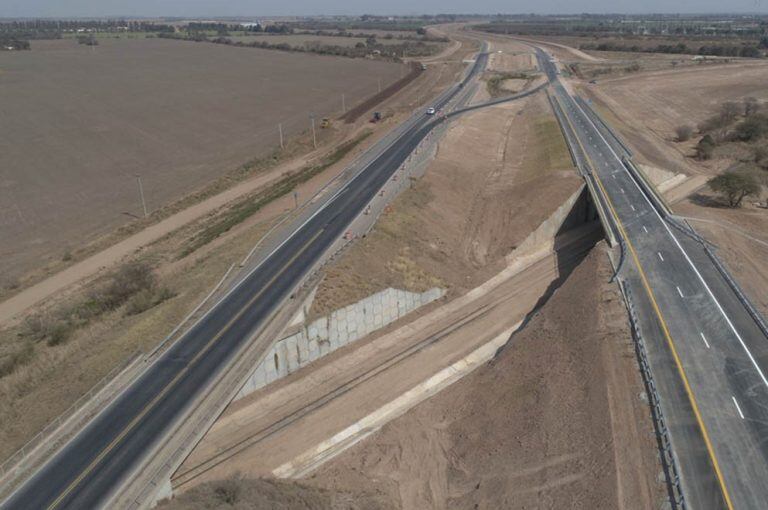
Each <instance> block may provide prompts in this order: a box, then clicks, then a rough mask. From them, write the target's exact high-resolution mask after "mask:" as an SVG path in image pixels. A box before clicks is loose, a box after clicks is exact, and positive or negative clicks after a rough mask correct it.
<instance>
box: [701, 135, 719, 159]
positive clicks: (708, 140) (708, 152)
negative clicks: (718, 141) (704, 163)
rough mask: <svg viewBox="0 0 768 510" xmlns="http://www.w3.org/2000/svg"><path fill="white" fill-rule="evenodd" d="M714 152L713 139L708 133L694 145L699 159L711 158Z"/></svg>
mask: <svg viewBox="0 0 768 510" xmlns="http://www.w3.org/2000/svg"><path fill="white" fill-rule="evenodd" d="M714 152H715V140H714V139H713V138H712V137H711V136H710V135H704V136H703V137H702V139H701V140H699V143H698V144H697V145H696V157H697V158H699V159H701V160H706V159H711V158H712V154H713V153H714Z"/></svg>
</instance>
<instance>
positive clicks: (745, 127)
mask: <svg viewBox="0 0 768 510" xmlns="http://www.w3.org/2000/svg"><path fill="white" fill-rule="evenodd" d="M766 134H768V115H764V114H760V113H756V114H754V115H752V116H750V117H747V118H746V119H744V120H743V121H741V122H740V123H739V125H738V126H736V129H734V132H733V136H734V137H735V138H736V139H737V140H741V141H744V142H750V141H753V140H757V139H759V138H762V137H763V136H765V135H766Z"/></svg>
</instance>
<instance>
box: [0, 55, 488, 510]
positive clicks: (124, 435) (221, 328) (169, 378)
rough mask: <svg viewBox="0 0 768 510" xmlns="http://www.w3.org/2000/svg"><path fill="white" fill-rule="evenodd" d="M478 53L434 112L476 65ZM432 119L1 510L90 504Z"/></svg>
mask: <svg viewBox="0 0 768 510" xmlns="http://www.w3.org/2000/svg"><path fill="white" fill-rule="evenodd" d="M486 60H487V55H486V54H485V53H484V52H481V53H480V54H479V56H478V58H477V59H476V60H475V63H474V65H473V67H472V68H471V70H470V72H469V73H468V74H467V76H466V78H465V79H464V80H463V83H462V84H461V85H462V86H459V85H458V84H457V85H454V86H453V87H452V88H451V89H450V90H449V91H447V92H446V93H444V94H443V95H441V97H440V98H439V99H438V100H437V102H436V103H434V104H433V106H435V107H436V108H438V109H440V108H442V107H444V106H445V105H446V104H447V103H448V102H449V101H450V100H451V99H452V98H454V96H456V95H457V94H458V93H459V92H460V91H462V90H464V87H463V85H466V84H468V83H469V82H470V80H472V79H473V78H474V76H475V75H477V73H478V72H479V71H481V70H482V69H483V68H484V67H485V64H486ZM437 122H440V120H439V119H435V118H433V117H431V116H427V115H426V114H420V115H418V116H417V118H416V119H414V120H413V122H412V124H411V125H410V127H409V128H408V129H407V130H405V132H404V133H403V135H402V136H401V137H400V138H398V139H397V140H396V141H395V142H394V143H393V144H392V145H390V146H389V147H388V148H386V149H385V150H384V151H383V152H382V153H381V154H380V156H378V157H377V158H376V159H375V160H373V161H372V162H371V163H370V164H369V165H368V166H367V167H366V168H365V170H364V171H362V172H361V173H359V174H358V175H357V176H356V177H355V178H354V179H352V180H351V181H350V182H349V183H348V184H347V185H346V186H345V187H343V188H342V189H341V190H340V191H339V192H338V193H336V194H335V195H334V196H333V197H332V198H331V199H330V200H329V202H328V203H327V205H326V206H325V207H323V208H322V209H320V210H318V211H317V212H316V213H314V214H313V215H312V216H311V217H310V218H309V219H308V220H307V221H306V222H305V223H304V224H303V225H302V226H301V227H300V228H298V229H297V230H296V231H295V232H294V233H293V234H291V235H290V236H289V237H288V238H287V239H286V240H285V242H284V243H283V244H281V245H280V246H279V247H278V248H277V249H276V250H275V251H274V252H273V253H272V254H271V255H270V256H269V257H268V258H267V259H266V260H265V261H264V262H263V263H262V264H261V265H260V266H258V267H257V268H256V269H255V270H254V271H252V272H251V273H250V274H248V275H247V277H245V278H244V279H243V280H242V281H241V282H240V283H239V284H238V285H237V286H236V287H235V288H234V289H233V290H232V291H231V292H230V293H229V294H227V295H226V297H225V298H224V299H222V300H221V301H220V302H219V303H218V304H217V305H216V306H215V307H214V309H212V310H211V311H210V312H209V313H208V314H206V315H205V316H204V317H203V318H202V319H201V320H200V321H199V322H198V323H196V324H195V325H194V326H193V327H192V328H191V329H190V330H189V331H188V332H187V333H186V334H185V335H184V336H183V337H182V338H180V339H179V340H178V341H177V342H176V343H175V344H174V345H173V346H172V347H170V348H169V349H168V350H167V351H166V352H165V353H164V354H163V355H162V356H161V357H160V358H159V359H158V361H156V362H155V363H154V364H153V365H152V366H151V367H149V368H148V369H147V371H145V372H144V373H143V374H142V375H141V377H140V378H138V379H137V380H136V381H134V382H133V383H132V384H131V385H130V386H129V387H128V388H127V389H126V390H125V391H124V392H123V393H122V394H121V395H120V396H119V397H118V398H117V399H116V400H115V401H114V402H112V403H111V404H110V405H109V406H108V407H107V408H106V409H105V410H103V411H102V412H101V413H100V414H99V415H98V416H96V418H94V420H92V421H91V423H89V424H88V425H87V426H86V427H85V428H84V429H83V430H82V431H80V433H79V434H78V435H77V436H75V438H74V439H73V440H72V441H70V442H69V443H68V444H67V445H66V446H65V447H64V448H63V449H62V450H60V451H59V452H57V453H56V454H55V455H54V456H53V457H52V458H51V459H50V460H49V461H48V462H47V463H46V464H45V465H44V466H43V467H42V468H41V469H40V470H39V471H38V472H37V473H36V474H35V475H34V476H33V477H31V478H30V479H29V480H27V481H26V482H25V483H24V484H23V485H22V486H21V487H20V488H19V489H17V490H16V492H14V493H13V494H12V495H11V496H10V497H9V499H7V500H6V501H5V502H3V504H2V505H0V506H1V507H2V508H4V509H5V508H7V509H11V508H13V509H17V508H24V509H54V508H72V509H84V508H88V509H91V508H99V507H101V506H104V505H105V504H106V502H107V501H108V498H109V497H110V496H111V495H112V494H113V492H114V491H115V490H116V489H117V488H118V487H119V486H120V484H121V483H122V482H123V481H124V480H125V478H126V476H127V475H128V474H129V473H131V472H132V471H133V470H134V469H135V468H136V466H140V465H142V462H144V461H146V457H147V452H148V451H150V450H151V449H152V447H153V446H154V445H156V444H158V443H159V442H161V441H163V440H164V439H165V438H166V436H167V435H168V433H169V432H171V431H172V430H173V427H174V423H176V422H177V421H178V420H179V419H180V418H183V417H184V416H185V414H186V412H187V411H188V410H189V408H190V407H191V406H192V404H193V403H194V402H195V401H196V399H197V398H198V397H199V396H200V394H201V392H203V391H205V389H206V387H207V386H208V385H209V384H210V383H211V382H212V381H214V380H215V378H216V375H217V374H219V373H220V372H221V370H222V369H223V367H225V366H227V365H228V364H229V363H230V362H231V361H232V360H233V359H234V358H235V357H236V355H237V354H238V353H239V352H241V351H242V349H243V347H244V345H245V344H246V343H247V342H249V341H250V340H251V339H252V337H253V334H254V332H256V331H257V330H258V329H259V328H260V326H262V325H263V324H264V323H265V321H266V320H267V319H268V318H269V317H270V316H271V314H273V312H275V310H276V308H277V306H278V304H279V303H281V302H282V301H283V300H284V299H285V298H286V297H287V296H288V295H289V294H290V293H291V292H292V290H293V289H294V288H295V287H296V285H297V284H298V283H300V282H301V280H302V279H303V277H304V276H306V274H307V273H308V271H310V270H311V268H312V267H313V266H314V264H315V263H316V262H317V261H318V260H319V259H320V257H321V256H322V255H323V253H324V252H325V251H326V250H327V249H328V248H329V247H330V246H331V245H332V244H333V243H334V241H336V240H337V239H338V238H339V237H340V236H341V235H343V233H344V231H345V230H346V229H347V226H348V225H349V224H350V223H351V222H352V220H353V219H354V218H355V217H356V216H357V215H358V214H360V213H361V212H362V211H363V210H364V208H365V207H366V205H367V204H368V202H369V201H370V200H371V199H372V198H373V197H374V196H375V195H376V193H377V192H378V191H379V189H381V187H382V186H384V185H385V183H386V182H387V181H388V180H389V179H390V178H391V176H392V174H393V173H394V172H395V171H396V170H397V169H398V167H399V166H400V165H401V163H402V162H403V161H404V160H405V159H406V158H407V157H408V155H409V154H410V153H411V152H412V151H413V149H414V148H415V147H416V146H417V145H418V143H419V142H420V141H421V140H422V139H423V138H424V136H425V135H426V134H427V133H428V132H429V131H430V130H431V129H432V128H433V127H434V126H435V125H436V123H437Z"/></svg>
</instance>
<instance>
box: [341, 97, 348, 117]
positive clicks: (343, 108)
mask: <svg viewBox="0 0 768 510" xmlns="http://www.w3.org/2000/svg"><path fill="white" fill-rule="evenodd" d="M341 113H347V103H346V102H345V101H344V94H342V95H341Z"/></svg>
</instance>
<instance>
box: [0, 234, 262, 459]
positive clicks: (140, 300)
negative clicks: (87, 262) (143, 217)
mask: <svg viewBox="0 0 768 510" xmlns="http://www.w3.org/2000/svg"><path fill="white" fill-rule="evenodd" d="M268 227H269V224H268V223H259V224H256V225H253V226H248V227H247V228H245V227H244V228H242V229H238V231H237V235H236V236H233V237H232V238H231V239H230V240H228V243H226V244H224V243H221V244H219V245H217V246H212V247H211V249H210V250H208V251H207V252H206V253H205V254H201V255H200V256H199V257H198V258H197V260H194V261H188V262H187V263H185V264H183V265H176V266H175V269H174V270H173V271H172V272H170V273H167V272H166V273H164V274H163V275H162V277H161V278H162V280H161V281H162V282H164V283H167V284H168V285H171V286H172V287H173V290H174V292H176V294H177V295H176V296H175V297H174V298H173V299H170V300H167V301H163V302H161V303H159V304H156V306H152V307H151V308H150V309H147V310H145V311H142V312H141V313H137V314H133V312H137V311H139V310H141V309H142V308H145V307H146V306H147V301H149V303H150V304H155V303H156V301H157V300H158V298H159V297H162V296H159V295H158V294H154V293H151V294H148V293H146V292H144V291H140V292H138V293H136V294H133V295H132V296H133V297H132V299H135V300H136V301H135V302H134V301H132V300H131V299H129V300H128V301H127V304H126V305H124V306H122V307H120V308H117V309H115V310H111V311H107V312H105V313H103V314H101V315H100V316H99V317H98V319H94V320H93V321H90V322H89V323H88V324H85V325H83V326H81V327H79V328H77V329H75V330H73V331H72V332H71V333H70V336H69V337H68V339H67V341H66V342H65V343H62V344H59V345H52V346H50V345H47V344H46V342H45V341H43V342H30V341H29V340H27V339H26V338H25V337H23V336H21V335H20V333H21V332H22V331H21V327H15V328H12V329H6V330H3V331H0V353H2V355H1V356H2V357H0V359H2V360H3V361H2V362H0V367H3V366H5V365H6V364H7V363H14V362H15V363H16V366H15V367H14V369H13V370H12V371H11V372H12V373H8V374H7V375H6V376H5V377H2V378H0V458H6V457H7V456H8V455H10V454H11V453H12V452H13V451H14V450H16V449H17V448H18V447H20V446H21V445H22V444H23V443H24V442H26V440H28V439H29V438H30V437H32V436H33V435H34V434H35V433H36V432H37V431H38V430H40V429H42V428H43V427H44V426H45V425H46V424H47V423H48V422H50V421H51V420H52V419H53V418H55V417H56V416H58V415H59V414H60V413H61V412H63V411H64V410H65V409H66V408H67V407H69V406H70V405H71V404H72V403H73V402H74V401H75V400H77V398H79V397H80V395H82V394H84V393H86V392H87V391H88V390H89V389H90V388H91V387H92V386H93V385H94V384H95V383H96V382H97V381H98V380H99V379H101V378H102V377H103V376H104V375H106V374H107V373H108V372H109V371H110V370H112V368H113V367H115V366H117V365H119V364H120V363H121V362H122V361H123V360H124V359H126V358H127V357H128V356H130V355H131V354H132V353H133V352H135V351H136V350H142V351H145V352H146V351H148V350H149V349H151V348H153V347H154V346H155V345H156V344H157V343H158V342H159V341H160V340H161V339H162V338H163V337H164V336H165V335H167V334H168V333H169V332H170V331H171V330H172V329H173V328H174V327H175V326H176V324H177V323H178V322H179V321H180V320H181V319H182V318H183V317H184V316H185V315H186V314H187V313H188V312H189V310H191V309H192V308H193V307H194V306H195V305H196V304H197V303H198V302H199V301H200V300H201V299H202V298H203V296H205V295H206V294H207V293H208V292H209V291H210V289H211V288H212V286H213V285H214V284H215V283H216V282H217V281H218V280H219V278H221V276H222V275H223V274H224V272H225V271H226V270H227V268H228V267H229V266H230V264H232V263H233V262H235V261H236V260H240V259H242V257H243V256H244V255H245V254H246V253H247V252H248V251H249V250H250V248H251V247H252V246H253V244H254V243H255V242H256V241H257V240H258V239H259V238H260V237H261V236H262V235H263V233H264V232H265V230H266V229H267V228H268ZM178 237H183V232H181V233H179V234H178ZM178 245H179V239H177V238H169V239H166V240H165V241H164V242H163V243H160V244H158V245H157V246H155V247H154V250H155V252H154V253H155V257H160V258H162V259H164V260H169V259H171V258H172V254H173V253H175V252H176V250H178ZM162 287H163V286H162V285H160V286H158V287H157V288H160V289H161V288H162ZM88 293H89V291H88V290H84V291H83V292H82V296H84V297H86V296H87V295H88ZM30 345H31V346H32V348H33V350H34V352H33V353H30V354H27V352H28V351H26V350H27V349H29V348H30V347H29V346H30Z"/></svg>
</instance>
